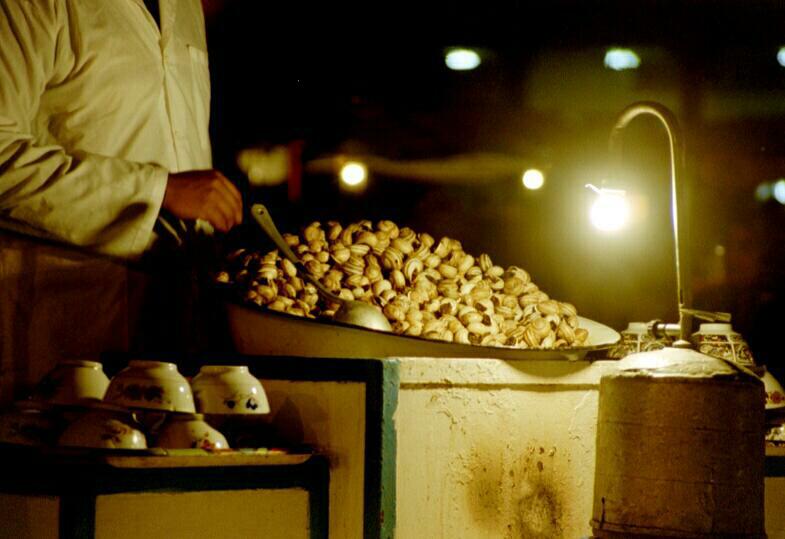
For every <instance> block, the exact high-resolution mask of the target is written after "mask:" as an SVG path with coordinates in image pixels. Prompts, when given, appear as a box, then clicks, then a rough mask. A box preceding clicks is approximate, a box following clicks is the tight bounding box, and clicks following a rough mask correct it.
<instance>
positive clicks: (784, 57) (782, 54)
mask: <svg viewBox="0 0 785 539" xmlns="http://www.w3.org/2000/svg"><path fill="white" fill-rule="evenodd" d="M777 62H778V63H779V64H780V65H781V66H782V67H785V47H780V50H778V51H777Z"/></svg>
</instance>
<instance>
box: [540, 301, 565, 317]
mask: <svg viewBox="0 0 785 539" xmlns="http://www.w3.org/2000/svg"><path fill="white" fill-rule="evenodd" d="M537 310H538V311H540V312H541V313H542V314H543V316H548V315H551V314H559V311H560V308H559V304H558V303H557V302H556V301H554V300H552V299H549V300H545V301H541V302H540V303H538V304H537Z"/></svg>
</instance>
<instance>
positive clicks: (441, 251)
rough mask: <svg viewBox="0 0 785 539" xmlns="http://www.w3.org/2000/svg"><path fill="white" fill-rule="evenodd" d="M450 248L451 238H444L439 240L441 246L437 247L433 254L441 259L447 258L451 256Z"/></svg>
mask: <svg viewBox="0 0 785 539" xmlns="http://www.w3.org/2000/svg"><path fill="white" fill-rule="evenodd" d="M450 247H451V242H450V238H447V237H444V238H442V239H440V240H439V245H437V246H436V249H434V250H433V254H435V255H436V256H438V257H439V258H446V257H447V255H448V254H450Z"/></svg>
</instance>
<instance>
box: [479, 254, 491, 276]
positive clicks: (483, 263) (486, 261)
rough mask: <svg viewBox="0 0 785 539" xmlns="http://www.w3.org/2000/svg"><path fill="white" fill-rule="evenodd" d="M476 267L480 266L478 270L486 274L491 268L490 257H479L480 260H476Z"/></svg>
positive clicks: (484, 255) (482, 255) (485, 255)
mask: <svg viewBox="0 0 785 539" xmlns="http://www.w3.org/2000/svg"><path fill="white" fill-rule="evenodd" d="M477 265H478V266H480V269H481V270H482V272H483V273H485V272H487V271H488V270H489V269H491V267H492V266H493V262H492V261H491V257H490V256H488V255H487V254H485V253H483V254H481V255H480V258H479V259H478V260H477Z"/></svg>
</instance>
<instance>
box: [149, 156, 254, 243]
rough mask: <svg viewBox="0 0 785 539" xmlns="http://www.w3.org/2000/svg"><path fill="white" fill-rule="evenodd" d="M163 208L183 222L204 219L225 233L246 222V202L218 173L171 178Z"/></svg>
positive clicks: (193, 172) (195, 171)
mask: <svg viewBox="0 0 785 539" xmlns="http://www.w3.org/2000/svg"><path fill="white" fill-rule="evenodd" d="M163 207H164V208H165V209H167V210H169V211H170V212H171V213H172V214H173V215H175V216H176V217H179V218H180V219H203V220H205V221H208V222H209V223H210V224H211V225H213V227H214V228H216V229H218V230H220V231H221V232H228V231H229V230H230V229H231V228H232V227H233V226H235V225H238V224H240V223H241V222H242V221H243V199H242V197H241V196H240V192H239V191H238V190H237V188H236V187H235V186H234V185H233V184H232V182H230V181H229V180H227V179H226V177H224V175H223V174H221V173H220V172H218V171H217V170H191V171H188V172H178V173H173V174H169V180H168V182H167V183H166V193H165V194H164V202H163Z"/></svg>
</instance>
